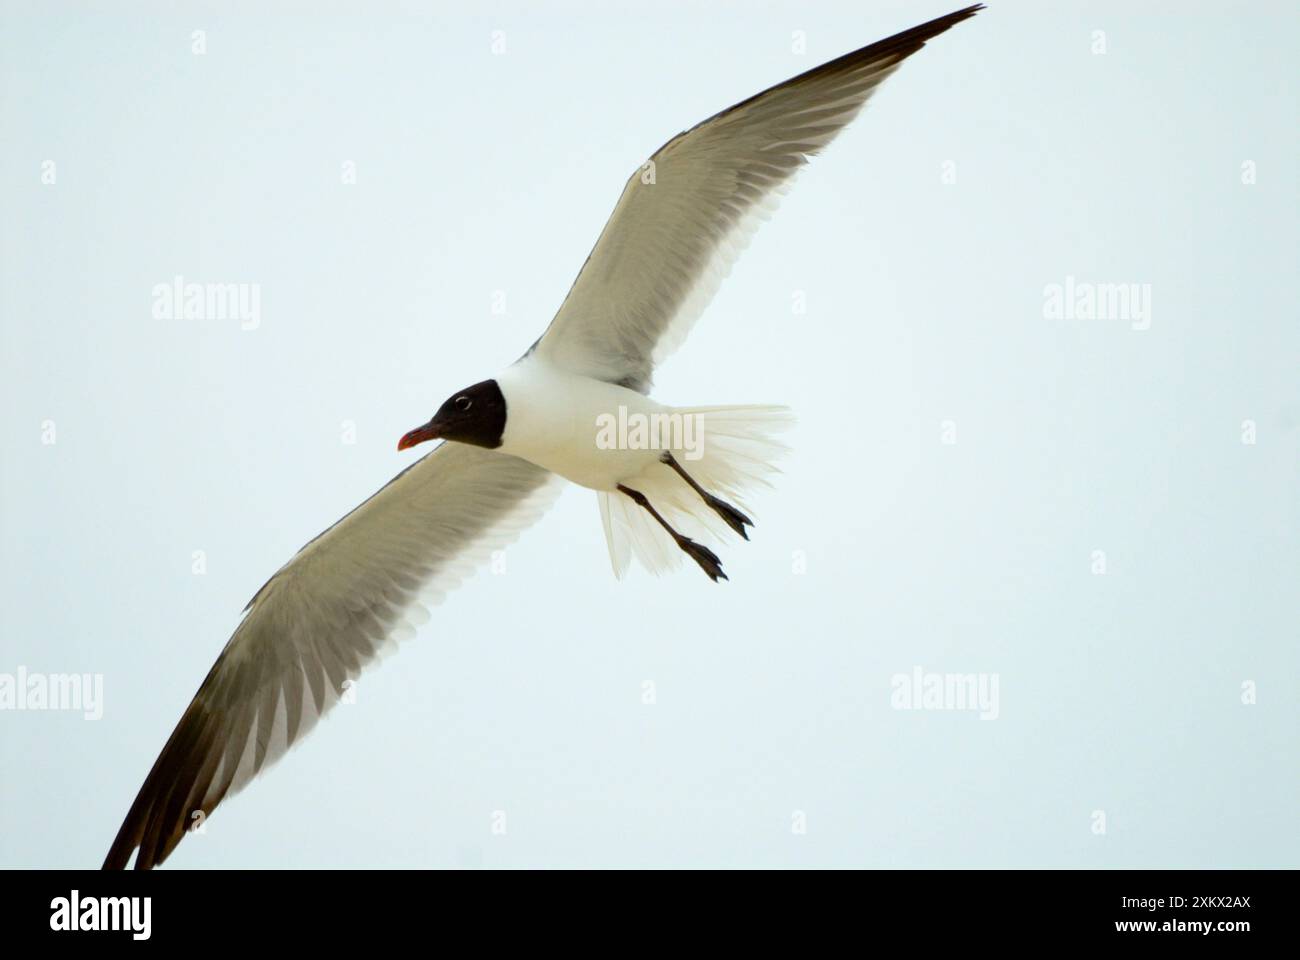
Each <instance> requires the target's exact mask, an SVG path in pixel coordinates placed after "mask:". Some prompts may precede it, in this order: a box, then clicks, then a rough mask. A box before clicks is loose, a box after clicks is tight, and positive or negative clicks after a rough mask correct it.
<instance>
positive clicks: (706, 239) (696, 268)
mask: <svg viewBox="0 0 1300 960" xmlns="http://www.w3.org/2000/svg"><path fill="white" fill-rule="evenodd" d="M980 9H982V4H976V5H975V6H972V7H967V8H966V9H964V10H958V11H957V12H955V13H950V14H948V15H947V16H945V17H939V18H938V19H937V20H931V21H930V22H929V23H924V24H922V25H921V26H919V27H913V28H912V29H911V30H906V31H904V32H903V33H900V34H898V35H897V36H893V37H890V38H889V39H887V40H881V41H880V42H879V43H873V44H872V45H871V46H869V47H863V48H862V49H861V50H857V51H855V52H853V53H849V54H846V55H844V56H842V57H840V58H839V59H837V60H832V61H830V62H829V63H825V64H822V65H821V66H820V67H816V68H815V69H813V70H809V71H808V72H807V73H803V74H800V75H799V76H797V77H795V78H793V79H791V80H787V81H786V82H785V83H782V84H778V85H777V86H775V87H772V88H771V89H769V90H765V91H763V92H762V93H760V94H757V95H756V96H753V97H750V98H749V99H748V100H746V101H744V102H743V103H738V104H736V105H735V106H734V107H731V108H730V109H727V110H724V111H722V113H719V114H717V115H716V116H714V117H711V118H710V119H708V120H705V121H704V122H703V123H701V124H699V125H698V126H696V127H693V128H691V129H690V130H688V131H686V132H685V133H683V134H680V135H679V136H677V137H674V138H673V139H672V140H670V141H668V143H666V144H664V146H663V147H661V148H660V149H659V151H658V152H657V153H655V155H654V156H653V157H651V159H650V161H649V162H648V163H647V164H645V165H644V166H642V167H641V168H639V169H638V170H637V171H636V172H635V173H633V174H632V176H631V177H630V178H629V179H628V181H627V186H625V187H624V188H623V194H622V196H621V197H620V198H619V201H618V205H617V206H615V208H614V212H613V214H612V215H611V216H610V218H609V222H608V223H606V224H605V229H604V230H603V231H602V232H601V235H600V239H598V240H597V241H596V246H595V248H594V249H593V250H592V251H591V254H590V256H588V257H587V262H586V263H585V264H584V265H583V268H582V271H581V272H580V273H579V274H578V278H577V280H576V281H574V284H573V287H572V288H571V289H570V290H569V295H568V296H567V297H566V298H565V301H564V303H563V304H562V305H561V307H560V311H559V313H557V314H556V316H555V319H554V320H552V321H551V325H550V326H549V327H548V328H547V330H546V332H545V333H544V334H543V335H542V337H541V339H540V340H538V341H537V343H535V344H534V345H533V348H532V349H533V350H534V351H536V352H537V354H538V355H539V356H541V357H544V358H546V359H548V360H550V361H551V362H553V363H555V364H557V365H558V366H561V367H563V368H565V369H568V370H571V371H573V372H575V373H580V374H583V375H585V376H589V377H594V378H596V379H600V380H607V381H610V382H612V383H620V384H623V385H624V386H627V387H631V388H632V389H635V390H640V391H642V392H643V393H644V392H647V391H648V390H649V388H650V381H651V377H652V374H653V371H654V368H655V366H656V365H657V364H658V363H659V362H660V361H662V360H663V359H664V358H665V357H666V356H667V355H668V354H669V353H671V352H672V351H673V350H675V349H676V348H677V347H678V346H679V345H680V344H681V341H682V340H683V339H685V337H686V335H687V334H688V333H689V332H690V329H691V327H692V326H693V325H694V323H695V321H696V320H697V319H699V316H700V314H701V313H702V312H703V311H704V308H705V307H706V306H707V305H708V303H709V301H710V300H711V299H712V298H713V294H714V293H715V292H716V291H717V289H718V286H719V284H720V283H721V282H722V279H723V277H725V276H726V274H727V272H728V271H729V270H730V268H731V265H732V263H734V262H735V260H736V258H737V257H738V256H739V254H740V251H741V250H742V249H743V248H744V246H745V245H746V244H747V243H748V242H749V239H750V237H751V235H752V234H753V232H754V230H755V229H757V227H758V224H759V223H760V222H761V221H762V220H763V219H764V218H765V216H766V215H767V214H768V213H770V212H771V210H772V208H774V207H775V205H776V200H777V199H778V197H779V195H780V194H781V193H782V192H784V190H785V189H786V188H787V187H788V186H789V184H790V181H791V178H792V177H793V176H794V174H795V173H796V172H797V171H798V170H799V168H800V167H801V166H803V164H805V163H807V161H808V158H809V157H810V156H813V155H814V154H817V153H820V152H821V150H822V149H823V148H824V147H825V146H826V145H827V144H828V143H830V142H831V141H832V140H833V139H835V137H836V135H837V134H839V132H840V131H841V130H843V129H844V127H845V126H847V125H848V123H849V122H850V121H851V120H852V119H853V118H854V117H856V116H857V115H858V113H859V111H861V109H862V107H863V105H864V104H865V103H866V102H867V99H868V98H869V97H870V96H871V95H872V93H874V92H875V90H876V88H877V87H878V86H879V85H880V83H881V81H883V80H884V79H885V78H886V77H887V76H889V75H890V74H891V73H893V72H894V70H895V69H897V67H898V65H899V64H900V63H902V62H903V60H905V59H906V58H907V57H909V56H911V55H912V54H914V53H916V51H918V50H920V49H921V47H923V46H924V45H925V42H926V41H927V40H929V39H930V38H931V37H934V36H937V35H938V34H940V33H943V32H944V31H945V30H947V29H948V28H949V27H952V26H953V25H954V24H957V23H960V22H961V21H963V20H965V19H967V18H969V17H973V16H974V15H975V14H976V13H977V12H978V11H979V10H980Z"/></svg>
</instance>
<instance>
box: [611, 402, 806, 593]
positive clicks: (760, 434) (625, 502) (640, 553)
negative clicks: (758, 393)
mask: <svg viewBox="0 0 1300 960" xmlns="http://www.w3.org/2000/svg"><path fill="white" fill-rule="evenodd" d="M674 413H680V414H682V415H683V416H687V415H689V416H690V417H692V418H694V419H695V422H696V424H697V425H698V426H699V428H700V431H701V433H700V438H701V439H700V444H699V447H698V450H691V451H687V450H681V449H676V448H674V449H673V456H674V457H675V458H676V459H677V462H678V463H679V464H680V465H681V467H682V469H684V470H685V471H686V472H687V473H688V474H690V476H691V478H692V479H693V480H695V482H696V483H698V484H699V485H700V486H701V487H703V488H704V489H705V490H707V491H708V492H709V493H711V494H713V495H714V496H715V497H718V498H720V499H722V500H726V501H727V502H728V503H730V504H732V505H733V506H735V507H736V508H738V509H739V510H741V511H742V512H744V513H745V514H747V515H749V516H751V517H752V516H753V512H752V510H751V508H750V506H749V504H748V503H747V500H746V494H747V493H748V492H750V491H752V490H754V489H755V488H756V487H770V486H771V482H770V480H769V477H771V476H772V475H773V474H775V473H779V472H780V471H779V470H778V469H777V468H776V466H775V465H774V461H776V460H777V459H779V458H780V457H781V456H783V455H784V454H785V453H786V452H787V451H788V450H789V448H788V447H787V446H786V445H785V444H784V443H782V442H781V441H779V440H777V439H775V437H774V434H776V433H779V432H780V431H782V430H786V429H788V428H789V427H790V426H791V425H792V424H793V423H794V416H793V415H792V414H791V413H790V411H789V409H788V408H786V407H774V406H741V407H677V408H675V409H674ZM691 457H695V459H691ZM624 484H625V485H626V486H628V487H630V488H631V489H633V490H638V491H640V492H641V493H643V494H645V496H646V499H647V500H649V501H650V504H651V506H653V507H654V508H655V509H656V510H657V511H659V514H660V515H661V516H662V517H663V518H664V519H665V520H667V521H668V523H669V524H671V525H672V527H673V528H674V529H675V530H676V531H677V532H678V533H681V534H684V535H685V536H688V537H690V538H691V539H692V540H695V541H697V542H700V543H705V544H708V543H709V542H710V541H713V542H714V543H721V542H724V541H728V540H737V541H738V540H739V539H740V538H739V537H738V536H737V535H736V534H735V533H734V532H733V531H732V530H731V528H730V527H728V526H727V524H726V523H725V522H724V521H723V520H722V518H721V517H719V516H718V515H717V514H716V513H714V512H713V510H712V509H710V507H709V506H708V505H707V504H706V503H705V502H704V500H703V499H701V498H700V496H699V494H697V493H696V492H695V491H694V490H692V489H691V487H690V485H689V484H687V483H686V481H685V480H683V479H682V478H681V477H679V476H678V475H677V472H676V471H675V470H673V469H672V468H671V467H669V466H668V465H667V464H663V463H656V464H654V465H652V466H650V467H647V468H646V469H645V470H644V471H642V472H641V473H640V474H638V475H637V476H636V477H632V478H629V479H627V480H625V481H624ZM596 496H597V497H598V499H599V501H600V516H601V522H602V524H603V525H604V528H605V542H606V544H607V545H608V547H609V560H610V564H611V565H612V566H613V568H614V576H616V577H618V578H619V579H622V577H623V575H624V574H625V573H626V572H627V569H628V566H629V563H630V560H631V558H632V556H635V557H636V558H637V560H638V561H639V562H640V564H641V565H642V566H643V567H645V568H646V569H647V570H649V571H650V572H651V573H653V574H661V573H664V572H666V571H669V570H675V569H676V568H677V566H678V565H679V564H680V563H681V562H682V556H683V554H682V551H681V549H680V548H679V547H678V546H677V544H675V543H674V542H673V539H672V537H671V536H669V534H668V532H667V531H666V530H664V528H663V527H661V526H660V525H659V523H658V522H657V521H656V520H655V519H654V517H652V516H650V514H649V513H648V512H647V511H646V510H645V509H643V508H642V507H640V506H639V505H638V504H637V503H635V502H634V501H633V500H632V498H631V497H628V496H627V495H626V494H623V493H619V492H617V491H615V492H608V493H606V492H601V493H598V494H597V495H596Z"/></svg>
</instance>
